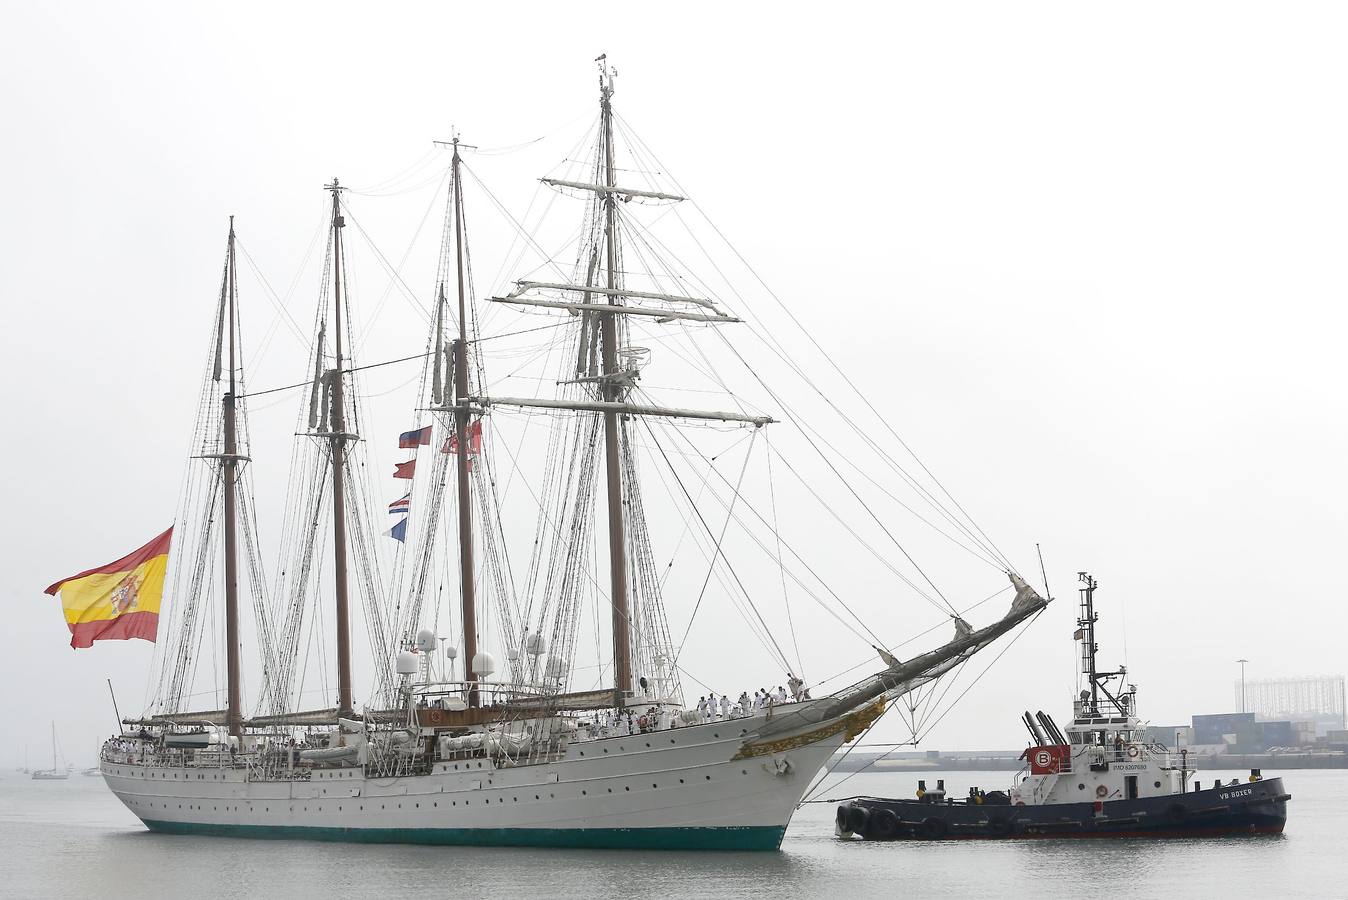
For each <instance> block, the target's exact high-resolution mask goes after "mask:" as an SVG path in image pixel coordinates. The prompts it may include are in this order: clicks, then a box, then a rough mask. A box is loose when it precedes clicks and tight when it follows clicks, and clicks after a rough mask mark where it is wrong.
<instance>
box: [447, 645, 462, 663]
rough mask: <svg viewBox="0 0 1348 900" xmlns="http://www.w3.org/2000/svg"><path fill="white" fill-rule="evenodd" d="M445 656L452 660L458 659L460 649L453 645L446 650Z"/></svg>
mask: <svg viewBox="0 0 1348 900" xmlns="http://www.w3.org/2000/svg"><path fill="white" fill-rule="evenodd" d="M445 656H448V657H449V658H450V659H458V658H459V648H458V647H455V646H454V645H453V644H450V645H449V646H448V647H446V648H445Z"/></svg>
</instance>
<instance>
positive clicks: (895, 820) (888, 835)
mask: <svg viewBox="0 0 1348 900" xmlns="http://www.w3.org/2000/svg"><path fill="white" fill-rule="evenodd" d="M866 836H867V837H869V838H875V839H876V840H879V841H892V840H894V838H896V837H898V836H899V817H898V816H896V815H894V811H893V810H889V809H877V810H876V811H875V813H874V814H873V815H872V816H871V830H870V832H869V833H868V834H867V835H866Z"/></svg>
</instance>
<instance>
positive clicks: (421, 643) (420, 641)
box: [417, 628, 435, 653]
mask: <svg viewBox="0 0 1348 900" xmlns="http://www.w3.org/2000/svg"><path fill="white" fill-rule="evenodd" d="M417 649H418V650H420V651H421V652H422V653H430V652H431V651H432V650H434V649H435V632H434V631H431V630H430V629H429V628H423V629H421V630H420V631H418V632H417Z"/></svg>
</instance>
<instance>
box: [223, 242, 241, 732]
mask: <svg viewBox="0 0 1348 900" xmlns="http://www.w3.org/2000/svg"><path fill="white" fill-rule="evenodd" d="M235 278H236V270H235V267H234V217H233V216H230V217H229V251H228V254H227V259H226V262H225V303H226V307H227V312H226V330H227V331H228V333H229V390H228V391H227V392H226V393H225V395H224V399H223V405H224V430H225V452H224V456H223V457H222V458H221V465H222V466H223V467H224V482H225V485H224V487H225V644H226V647H227V649H226V653H225V658H226V660H227V672H228V675H227V678H228V682H229V700H228V704H229V705H228V707H227V708H226V712H225V723H226V724H227V725H228V726H229V733H230V734H232V735H234V736H235V737H238V736H239V735H240V734H242V733H243V708H242V707H243V699H242V690H241V688H240V685H239V542H238V497H237V494H238V487H237V485H238V481H239V439H238V428H237V424H236V420H235V408H234V406H235V394H236V393H237V385H236V382H235V370H236V369H237V364H236V362H235V349H234V335H235V331H236V314H235V310H234V303H235V298H236V297H237V294H238V286H237V284H236V281H235Z"/></svg>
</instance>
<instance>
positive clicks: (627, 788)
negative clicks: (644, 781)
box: [623, 787, 632, 791]
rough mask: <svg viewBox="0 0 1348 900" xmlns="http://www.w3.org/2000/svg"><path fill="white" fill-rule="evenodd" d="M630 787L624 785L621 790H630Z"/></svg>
mask: <svg viewBox="0 0 1348 900" xmlns="http://www.w3.org/2000/svg"><path fill="white" fill-rule="evenodd" d="M631 789H632V788H631V787H624V788H623V790H625V791H630V790H631Z"/></svg>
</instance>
